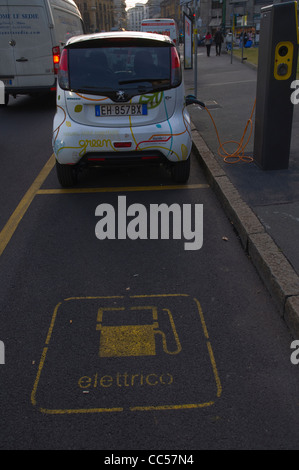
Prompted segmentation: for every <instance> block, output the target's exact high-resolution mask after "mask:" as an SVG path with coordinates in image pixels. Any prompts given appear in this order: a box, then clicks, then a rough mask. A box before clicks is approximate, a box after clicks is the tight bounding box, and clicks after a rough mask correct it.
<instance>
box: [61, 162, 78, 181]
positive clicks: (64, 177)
mask: <svg viewBox="0 0 299 470" xmlns="http://www.w3.org/2000/svg"><path fill="white" fill-rule="evenodd" d="M56 173H57V178H58V181H59V183H60V184H61V186H62V187H63V188H69V187H71V186H75V185H76V184H77V172H76V169H75V168H74V166H73V165H62V164H61V163H59V162H58V161H57V160H56Z"/></svg>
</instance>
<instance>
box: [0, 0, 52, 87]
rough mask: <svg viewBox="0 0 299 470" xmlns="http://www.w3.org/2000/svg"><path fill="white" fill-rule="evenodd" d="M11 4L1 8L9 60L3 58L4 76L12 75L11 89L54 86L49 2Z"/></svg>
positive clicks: (1, 71) (1, 73)
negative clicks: (47, 4) (46, 3)
mask: <svg viewBox="0 0 299 470" xmlns="http://www.w3.org/2000/svg"><path fill="white" fill-rule="evenodd" d="M8 3H9V6H8V5H7V7H5V6H2V7H0V18H1V22H0V37H1V55H2V57H3V55H4V57H5V59H7V60H4V61H2V60H1V62H2V65H1V66H0V67H1V68H0V76H9V75H11V76H12V78H11V80H10V83H6V86H7V88H9V87H10V86H12V87H29V88H30V87H44V86H51V85H53V84H54V81H55V79H54V73H53V57H52V38H51V30H50V23H49V20H48V16H47V11H46V6H45V3H44V2H40V4H39V5H38V4H37V3H38V2H34V1H32V4H30V3H31V2H28V3H27V4H26V5H20V4H16V3H17V2H14V1H13V2H11V1H10V2H7V4H8ZM14 3H15V4H14Z"/></svg>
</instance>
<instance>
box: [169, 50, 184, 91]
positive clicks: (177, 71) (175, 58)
mask: <svg viewBox="0 0 299 470" xmlns="http://www.w3.org/2000/svg"><path fill="white" fill-rule="evenodd" d="M181 81H182V70H181V62H180V58H179V55H178V52H177V50H176V48H175V47H172V48H171V86H173V87H174V86H178V85H180V83H181Z"/></svg>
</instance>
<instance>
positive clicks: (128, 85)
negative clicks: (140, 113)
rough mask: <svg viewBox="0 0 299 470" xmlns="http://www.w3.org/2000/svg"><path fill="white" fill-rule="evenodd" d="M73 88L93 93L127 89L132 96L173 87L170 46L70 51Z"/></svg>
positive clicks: (128, 46)
mask: <svg viewBox="0 0 299 470" xmlns="http://www.w3.org/2000/svg"><path fill="white" fill-rule="evenodd" d="M68 68H69V80H70V89H71V90H74V91H80V92H86V93H91V94H107V93H108V94H109V92H112V91H114V90H124V91H125V92H127V93H129V94H130V95H131V96H133V95H137V94H144V93H150V92H154V91H159V90H163V89H167V88H170V84H171V47H170V46H169V45H163V46H157V47H155V46H150V47H145V46H141V47H138V46H130V45H128V44H125V45H124V46H118V45H115V46H114V45H113V46H108V47H107V46H105V47H84V46H82V45H81V46H80V48H77V47H76V48H69V51H68Z"/></svg>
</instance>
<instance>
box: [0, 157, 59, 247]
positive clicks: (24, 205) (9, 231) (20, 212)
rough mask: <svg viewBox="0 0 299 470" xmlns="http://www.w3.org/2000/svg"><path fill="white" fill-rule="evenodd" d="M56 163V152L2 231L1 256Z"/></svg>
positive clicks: (0, 239)
mask: <svg viewBox="0 0 299 470" xmlns="http://www.w3.org/2000/svg"><path fill="white" fill-rule="evenodd" d="M54 165H55V157H54V154H52V155H51V157H50V158H49V160H48V161H47V163H46V164H45V166H44V167H43V169H42V170H41V172H40V173H39V175H38V176H37V178H36V179H35V180H34V181H33V183H32V185H31V186H30V188H29V189H28V191H27V192H26V194H25V195H24V196H23V198H22V199H21V201H20V203H19V204H18V206H17V207H16V209H15V210H14V212H13V214H12V215H11V216H10V218H9V219H8V221H7V223H6V225H5V226H4V228H3V229H2V231H1V232H0V256H1V255H2V253H3V251H4V250H5V248H6V246H7V244H8V243H9V241H10V239H11V237H12V236H13V234H14V232H15V231H16V229H17V227H18V225H19V223H20V222H21V220H22V218H23V217H24V214H25V213H26V211H27V209H28V207H29V206H30V204H31V202H32V201H33V199H34V197H35V195H36V194H37V192H38V190H39V189H40V187H41V185H42V184H43V182H44V181H45V179H46V178H47V176H48V175H49V173H50V171H51V170H52V168H53V167H54Z"/></svg>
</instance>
